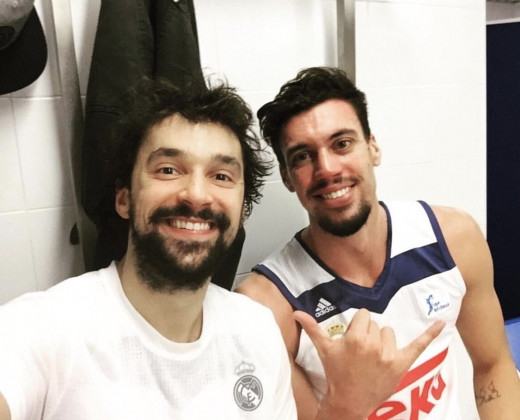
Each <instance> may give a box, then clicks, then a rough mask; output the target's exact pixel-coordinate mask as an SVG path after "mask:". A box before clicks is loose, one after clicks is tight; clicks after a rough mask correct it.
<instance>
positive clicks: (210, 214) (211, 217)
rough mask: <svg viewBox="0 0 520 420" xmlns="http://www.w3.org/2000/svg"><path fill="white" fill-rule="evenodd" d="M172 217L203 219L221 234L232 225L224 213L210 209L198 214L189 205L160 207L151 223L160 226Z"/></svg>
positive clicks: (153, 214) (150, 219)
mask: <svg viewBox="0 0 520 420" xmlns="http://www.w3.org/2000/svg"><path fill="white" fill-rule="evenodd" d="M170 217H194V218H197V219H202V220H204V221H206V222H211V223H213V224H214V225H215V226H216V227H217V229H218V230H219V231H220V232H224V231H225V230H227V228H229V226H230V225H231V221H230V220H229V217H228V216H227V215H226V214H224V213H222V212H218V213H217V212H214V211H213V210H211V209H209V208H206V209H202V210H200V211H198V212H196V211H195V210H193V209H192V208H191V207H190V206H188V205H187V204H179V205H178V206H174V207H159V208H157V209H156V210H155V211H154V212H153V213H152V214H151V216H150V218H149V221H150V223H152V224H153V225H158V224H159V223H160V222H161V221H162V219H166V218H170Z"/></svg>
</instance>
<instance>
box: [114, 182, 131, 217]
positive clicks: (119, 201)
mask: <svg viewBox="0 0 520 420" xmlns="http://www.w3.org/2000/svg"><path fill="white" fill-rule="evenodd" d="M116 211H117V213H118V214H119V215H120V216H121V217H122V218H123V219H128V218H129V217H130V191H129V189H128V188H121V189H119V190H117V192H116Z"/></svg>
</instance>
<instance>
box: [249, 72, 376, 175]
mask: <svg viewBox="0 0 520 420" xmlns="http://www.w3.org/2000/svg"><path fill="white" fill-rule="evenodd" d="M328 99H342V100H344V101H346V102H348V103H349V104H350V105H352V107H353V108H354V109H355V111H356V113H357V116H358V118H359V121H360V123H361V128H362V129H363V134H364V136H365V138H366V139H367V140H368V139H369V137H370V126H369V124H368V111H367V103H366V97H365V94H364V93H363V92H362V91H360V90H359V89H358V88H356V86H355V85H354V84H353V83H352V82H351V81H350V80H349V78H348V77H347V75H346V74H345V72H343V71H342V70H340V69H337V68H332V67H310V68H307V69H304V70H301V71H300V72H299V73H298V74H297V75H296V77H295V78H294V79H293V80H290V81H288V82H287V83H285V84H284V85H283V86H282V87H281V88H280V92H278V94H277V95H276V97H275V98H274V100H273V101H271V102H268V103H266V104H265V105H264V106H262V107H261V108H260V109H259V110H258V113H257V116H258V121H259V123H260V130H261V132H262V135H263V137H264V139H265V141H266V142H267V144H269V145H270V146H271V147H272V148H273V150H274V153H275V154H276V157H277V159H278V162H279V163H280V165H282V166H285V162H284V160H283V155H282V150H281V145H280V140H281V136H282V135H283V130H284V129H285V126H286V124H287V123H288V122H289V120H290V119H291V118H292V117H294V116H295V115H298V114H299V113H301V112H303V111H307V110H309V109H311V108H312V107H314V106H316V105H319V104H321V103H322V102H325V101H327V100H328Z"/></svg>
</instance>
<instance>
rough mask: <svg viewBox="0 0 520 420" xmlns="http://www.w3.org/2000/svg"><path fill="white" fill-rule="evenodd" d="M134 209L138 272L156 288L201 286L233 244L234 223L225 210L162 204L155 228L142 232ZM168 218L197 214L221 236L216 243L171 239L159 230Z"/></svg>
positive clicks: (153, 218) (171, 289) (132, 226)
mask: <svg viewBox="0 0 520 420" xmlns="http://www.w3.org/2000/svg"><path fill="white" fill-rule="evenodd" d="M134 211H135V210H134V208H133V206H132V207H131V208H130V219H129V224H130V239H131V241H132V244H133V250H134V254H135V257H136V267H137V273H138V275H139V277H140V278H141V279H142V281H143V282H144V283H145V284H146V285H147V286H148V287H149V288H150V289H151V290H153V291H157V292H167V293H173V292H175V291H179V290H188V291H196V290H198V289H200V288H201V287H202V286H203V285H204V284H205V283H206V281H207V280H208V279H209V278H210V277H211V275H212V274H213V273H214V272H215V271H216V270H217V268H218V267H219V265H220V264H221V262H222V261H223V260H224V257H225V254H226V252H227V251H228V249H229V247H230V245H231V242H232V241H231V240H229V241H226V240H225V233H226V232H227V231H228V229H229V226H230V224H231V223H230V220H229V217H228V216H227V215H226V214H224V213H215V212H213V211H212V210H210V209H204V210H202V211H200V212H198V213H196V212H195V211H194V210H193V209H192V208H191V207H189V206H187V205H185V204H181V205H178V206H176V207H172V208H165V207H160V208H158V209H156V210H155V211H154V212H153V214H152V215H151V216H150V219H149V223H150V225H151V226H152V230H151V231H149V232H139V230H138V228H137V227H136V225H135V214H134ZM168 217H197V218H199V219H202V220H205V221H208V222H211V223H213V224H214V225H215V226H216V227H217V229H218V230H219V233H220V234H219V237H218V238H217V240H216V241H215V242H212V241H205V242H200V241H179V240H174V239H170V240H169V239H168V238H165V237H163V236H162V235H161V234H160V233H159V229H158V226H159V225H160V223H167V222H166V221H165V220H164V219H165V218H168Z"/></svg>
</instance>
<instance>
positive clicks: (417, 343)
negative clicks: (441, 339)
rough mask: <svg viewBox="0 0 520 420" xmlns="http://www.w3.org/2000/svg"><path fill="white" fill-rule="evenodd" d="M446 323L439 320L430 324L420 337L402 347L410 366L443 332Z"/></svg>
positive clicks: (404, 357) (406, 361) (404, 356)
mask: <svg viewBox="0 0 520 420" xmlns="http://www.w3.org/2000/svg"><path fill="white" fill-rule="evenodd" d="M445 326H446V324H445V323H444V322H443V321H437V322H435V323H434V324H433V325H430V326H429V327H428V329H427V330H426V331H424V332H423V333H422V334H421V335H420V336H419V337H417V338H416V339H415V340H413V341H412V342H411V343H410V344H408V345H407V346H406V347H404V348H403V349H402V353H403V359H404V362H405V363H406V364H407V368H409V367H410V366H411V365H412V364H413V362H415V360H416V359H417V358H418V357H419V355H420V354H421V353H422V352H423V351H424V350H425V349H426V347H428V346H429V345H430V343H431V342H432V341H433V340H434V339H435V338H436V337H437V336H438V335H439V334H440V333H441V331H442V330H443V329H444V327H445Z"/></svg>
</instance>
